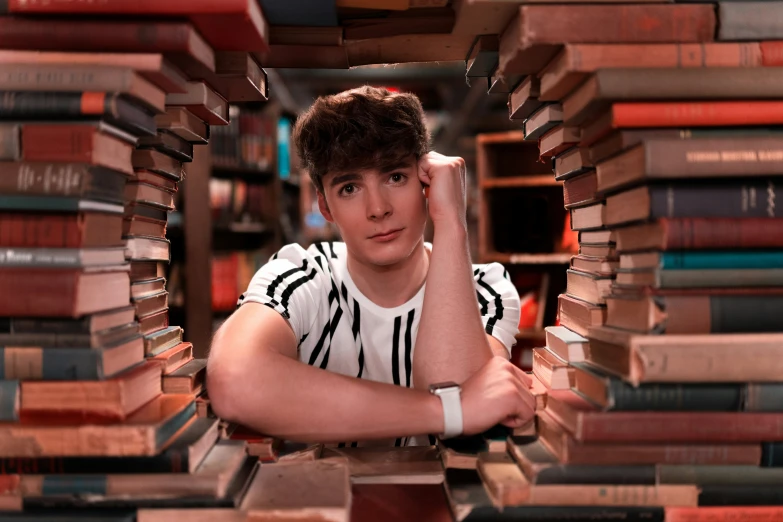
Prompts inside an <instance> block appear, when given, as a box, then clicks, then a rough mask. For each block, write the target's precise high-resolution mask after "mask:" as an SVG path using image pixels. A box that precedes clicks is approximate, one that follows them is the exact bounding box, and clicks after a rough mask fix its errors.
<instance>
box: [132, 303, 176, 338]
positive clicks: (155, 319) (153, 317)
mask: <svg viewBox="0 0 783 522" xmlns="http://www.w3.org/2000/svg"><path fill="white" fill-rule="evenodd" d="M138 321H139V331H140V332H141V334H142V335H149V334H151V333H154V332H157V331H158V330H162V329H164V328H166V327H168V326H169V309H168V308H164V309H163V310H158V311H155V312H152V313H150V314H147V315H140V316H139V317H138Z"/></svg>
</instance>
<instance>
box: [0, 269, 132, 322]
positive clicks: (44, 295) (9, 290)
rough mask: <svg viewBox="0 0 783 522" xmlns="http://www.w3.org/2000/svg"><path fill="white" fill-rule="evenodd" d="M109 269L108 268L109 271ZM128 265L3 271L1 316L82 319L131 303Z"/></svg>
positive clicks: (0, 298) (0, 288) (1, 278)
mask: <svg viewBox="0 0 783 522" xmlns="http://www.w3.org/2000/svg"><path fill="white" fill-rule="evenodd" d="M107 268H108V269H107ZM129 287H130V279H129V277H128V267H127V265H119V266H117V267H110V268H109V267H100V269H90V270H75V269H53V268H3V269H0V296H2V297H0V315H2V316H27V317H80V316H82V315H85V314H91V313H95V312H102V311H104V310H111V309H112V308H120V307H123V306H128V305H129V304H130V300H129V296H130V288H129Z"/></svg>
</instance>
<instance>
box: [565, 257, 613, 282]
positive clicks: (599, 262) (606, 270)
mask: <svg viewBox="0 0 783 522" xmlns="http://www.w3.org/2000/svg"><path fill="white" fill-rule="evenodd" d="M619 266H620V261H619V260H618V259H617V258H616V257H594V256H587V255H585V254H579V255H577V256H574V257H572V258H571V268H573V269H574V270H578V271H580V272H588V273H590V274H594V275H596V276H599V277H602V276H611V275H612V274H614V272H615V271H616V270H617V269H618V268H619Z"/></svg>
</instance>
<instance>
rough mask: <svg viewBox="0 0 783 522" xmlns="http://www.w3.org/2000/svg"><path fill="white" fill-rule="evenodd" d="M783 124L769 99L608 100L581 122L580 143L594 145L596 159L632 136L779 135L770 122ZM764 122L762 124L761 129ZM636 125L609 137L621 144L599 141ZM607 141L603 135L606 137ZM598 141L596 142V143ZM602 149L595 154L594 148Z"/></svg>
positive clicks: (782, 107) (782, 114)
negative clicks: (597, 112)
mask: <svg viewBox="0 0 783 522" xmlns="http://www.w3.org/2000/svg"><path fill="white" fill-rule="evenodd" d="M781 123H783V103H781V102H777V101H769V100H744V101H709V102H707V101H691V102H680V101H648V102H637V103H634V102H618V103H613V104H611V105H610V106H609V107H608V108H607V110H606V111H605V112H604V113H603V114H601V115H599V116H598V117H597V118H596V119H595V120H593V121H591V122H588V123H586V124H585V125H583V126H582V141H581V144H582V146H592V145H594V144H595V149H597V151H596V153H595V154H594V155H593V156H592V157H593V161H596V162H597V161H600V160H601V159H603V158H606V157H609V156H611V155H613V154H615V153H617V152H620V151H621V150H624V149H626V148H630V147H632V146H633V145H635V144H636V143H639V142H641V141H642V140H638V141H636V142H635V143H634V142H633V140H632V138H635V137H637V136H645V137H650V138H664V139H665V138H680V139H689V138H700V137H704V138H706V137H714V138H719V137H724V136H735V137H737V136H760V137H770V136H776V135H780V133H781V130H780V128H779V127H774V125H780V124H781ZM764 126H766V127H764ZM637 128H638V129H641V130H638V131H633V132H629V131H627V130H626V131H625V132H623V133H615V134H614V135H612V137H613V139H614V140H615V141H617V140H618V136H623V137H624V138H625V142H624V144H622V145H621V144H618V145H616V146H615V148H614V149H612V148H610V147H609V146H608V145H606V144H603V143H604V142H603V141H601V140H603V139H604V138H605V137H607V136H609V135H610V133H612V131H614V130H624V129H637ZM607 140H608V138H607ZM599 141H600V142H601V143H602V144H603V145H602V146H601V147H599V146H598V143H597V142H599ZM604 149H607V152H605V153H602V154H599V152H598V151H600V152H603V150H604Z"/></svg>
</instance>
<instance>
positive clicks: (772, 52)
mask: <svg viewBox="0 0 783 522" xmlns="http://www.w3.org/2000/svg"><path fill="white" fill-rule="evenodd" d="M760 47H761V61H762V65H764V66H765V67H779V66H781V65H783V41H777V42H761V43H760Z"/></svg>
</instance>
